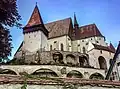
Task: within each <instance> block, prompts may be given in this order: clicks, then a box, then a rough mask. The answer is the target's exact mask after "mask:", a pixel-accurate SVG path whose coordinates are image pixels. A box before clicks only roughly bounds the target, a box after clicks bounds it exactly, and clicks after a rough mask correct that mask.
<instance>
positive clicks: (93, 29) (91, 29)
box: [76, 24, 104, 40]
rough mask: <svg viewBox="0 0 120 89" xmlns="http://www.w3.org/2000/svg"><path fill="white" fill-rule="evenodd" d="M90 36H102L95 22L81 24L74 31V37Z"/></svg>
mask: <svg viewBox="0 0 120 89" xmlns="http://www.w3.org/2000/svg"><path fill="white" fill-rule="evenodd" d="M92 36H101V37H104V36H103V35H102V34H101V33H100V31H99V29H98V28H97V26H96V25H95V24H90V25H85V26H81V27H80V28H79V29H78V30H77V31H76V39H77V40H79V39H84V38H88V37H92Z"/></svg>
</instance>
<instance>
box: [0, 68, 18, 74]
mask: <svg viewBox="0 0 120 89" xmlns="http://www.w3.org/2000/svg"><path fill="white" fill-rule="evenodd" d="M0 74H9V75H17V73H16V72H14V71H13V70H10V69H0Z"/></svg>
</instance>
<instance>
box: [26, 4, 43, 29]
mask: <svg viewBox="0 0 120 89" xmlns="http://www.w3.org/2000/svg"><path fill="white" fill-rule="evenodd" d="M39 24H43V20H42V17H41V15H40V12H39V9H38V6H37V3H36V6H35V8H34V10H33V13H32V15H31V17H30V19H29V21H28V23H27V25H26V26H25V27H30V26H34V25H39Z"/></svg>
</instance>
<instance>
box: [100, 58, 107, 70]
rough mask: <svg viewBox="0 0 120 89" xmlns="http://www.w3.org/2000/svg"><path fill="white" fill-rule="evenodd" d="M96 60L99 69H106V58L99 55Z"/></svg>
mask: <svg viewBox="0 0 120 89" xmlns="http://www.w3.org/2000/svg"><path fill="white" fill-rule="evenodd" d="M98 62H99V66H100V69H105V70H106V69H107V64H106V60H105V58H104V57H103V56H100V57H99V58H98Z"/></svg>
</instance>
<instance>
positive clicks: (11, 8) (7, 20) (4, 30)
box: [0, 0, 21, 59]
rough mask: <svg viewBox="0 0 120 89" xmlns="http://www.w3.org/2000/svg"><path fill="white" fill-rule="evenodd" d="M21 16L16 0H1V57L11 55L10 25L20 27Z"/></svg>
mask: <svg viewBox="0 0 120 89" xmlns="http://www.w3.org/2000/svg"><path fill="white" fill-rule="evenodd" d="M19 20H21V17H20V15H19V13H18V9H17V5H16V0H0V59H4V58H7V57H8V56H10V55H11V49H12V44H11V41H12V39H11V35H10V31H9V27H13V26H16V27H20V26H21V24H20V23H19Z"/></svg>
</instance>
